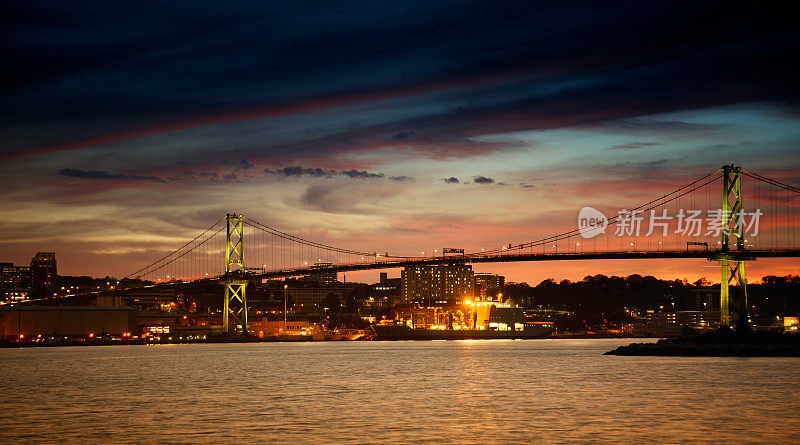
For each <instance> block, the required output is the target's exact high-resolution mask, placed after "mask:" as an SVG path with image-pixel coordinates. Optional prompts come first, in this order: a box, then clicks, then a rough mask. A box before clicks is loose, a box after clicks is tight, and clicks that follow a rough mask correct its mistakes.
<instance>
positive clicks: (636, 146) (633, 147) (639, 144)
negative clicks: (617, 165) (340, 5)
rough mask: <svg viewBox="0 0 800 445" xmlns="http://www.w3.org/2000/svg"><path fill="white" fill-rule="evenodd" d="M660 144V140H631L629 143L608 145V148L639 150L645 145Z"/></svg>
mask: <svg viewBox="0 0 800 445" xmlns="http://www.w3.org/2000/svg"><path fill="white" fill-rule="evenodd" d="M655 145H660V144H659V143H658V142H631V143H629V144H620V145H614V146H611V147H606V150H638V149H640V148H643V147H652V146H655Z"/></svg>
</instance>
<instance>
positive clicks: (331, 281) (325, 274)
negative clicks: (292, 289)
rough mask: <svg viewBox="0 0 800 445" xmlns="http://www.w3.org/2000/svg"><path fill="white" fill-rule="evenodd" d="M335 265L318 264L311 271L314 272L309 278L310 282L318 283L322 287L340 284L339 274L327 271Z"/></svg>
mask: <svg viewBox="0 0 800 445" xmlns="http://www.w3.org/2000/svg"><path fill="white" fill-rule="evenodd" d="M332 266H333V263H316V264H314V265H313V266H311V267H309V269H312V270H314V272H311V275H309V276H308V280H309V281H316V282H317V283H319V285H320V286H323V287H324V286H333V285H335V284H336V283H338V282H339V274H338V273H336V272H335V271H326V270H325V269H327V268H329V267H332Z"/></svg>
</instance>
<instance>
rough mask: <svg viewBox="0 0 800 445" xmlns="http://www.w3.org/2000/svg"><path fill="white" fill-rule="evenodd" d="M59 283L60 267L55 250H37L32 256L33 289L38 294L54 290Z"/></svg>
mask: <svg viewBox="0 0 800 445" xmlns="http://www.w3.org/2000/svg"><path fill="white" fill-rule="evenodd" d="M57 285H58V268H57V266H56V254H55V253H54V252H36V255H35V256H34V257H33V258H31V289H32V290H33V291H34V292H35V293H38V294H41V293H44V292H54V291H55V289H56V286H57Z"/></svg>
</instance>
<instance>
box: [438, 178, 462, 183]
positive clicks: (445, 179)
mask: <svg viewBox="0 0 800 445" xmlns="http://www.w3.org/2000/svg"><path fill="white" fill-rule="evenodd" d="M442 181H444V182H446V183H447V184H458V183H460V182H461V181H459V180H458V178H456V177H455V176H451V177H449V178H443V179H442Z"/></svg>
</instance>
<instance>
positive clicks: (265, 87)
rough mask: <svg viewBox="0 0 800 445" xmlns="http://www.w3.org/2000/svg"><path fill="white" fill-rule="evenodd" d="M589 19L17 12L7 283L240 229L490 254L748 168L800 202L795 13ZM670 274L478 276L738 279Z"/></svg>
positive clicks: (713, 11)
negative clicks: (249, 220)
mask: <svg viewBox="0 0 800 445" xmlns="http://www.w3.org/2000/svg"><path fill="white" fill-rule="evenodd" d="M575 6H576V5H569V6H547V7H543V6H541V5H536V6H533V5H526V4H516V3H510V2H501V3H493V4H492V5H484V4H472V5H471V7H457V8H456V7H452V6H451V5H435V4H427V3H418V4H413V3H409V4H404V5H403V6H390V5H375V6H373V7H372V8H367V9H365V8H363V5H355V4H340V5H337V6H332V7H331V8H334V9H332V10H326V11H319V10H316V11H315V10H310V9H304V8H302V7H300V6H290V7H288V8H286V9H281V10H279V9H278V8H273V7H270V6H269V5H261V4H237V5H229V6H226V9H225V10H224V11H219V10H218V8H196V9H189V8H188V7H187V6H186V5H180V4H172V5H168V6H165V5H162V4H157V3H150V4H148V3H143V4H141V5H139V8H138V9H137V10H136V11H135V12H131V11H122V10H118V9H114V8H98V7H93V6H82V5H63V4H58V3H52V4H50V5H49V6H48V7H47V11H48V12H47V13H44V12H43V10H44V9H45V8H44V7H42V6H40V7H38V8H37V7H24V6H15V7H12V8H10V9H11V11H10V16H11V17H13V19H14V20H13V21H12V22H13V23H12V24H11V25H10V26H9V28H8V29H7V34H8V39H6V41H7V43H6V45H7V47H8V49H9V50H10V54H11V56H12V58H13V59H14V60H15V62H16V63H15V64H14V68H13V69H12V70H11V73H12V76H11V78H12V80H11V81H10V82H9V83H7V84H6V85H5V87H4V88H3V93H2V99H0V102H2V103H3V105H4V109H6V110H9V111H13V112H9V113H6V116H5V118H4V119H3V120H2V122H1V123H0V134H2V136H3V137H2V141H3V142H2V143H1V144H0V159H2V160H3V162H2V166H0V175H2V178H3V179H2V186H3V189H4V191H5V192H4V193H3V194H2V196H0V203H2V204H0V205H1V206H2V208H3V210H4V218H3V220H2V224H3V228H4V230H3V234H2V235H0V251H2V252H3V253H4V257H3V258H0V261H12V262H16V263H24V262H25V261H26V259H29V258H30V257H31V255H32V254H33V253H34V252H36V251H38V250H42V251H55V252H57V254H58V255H59V267H60V270H61V271H63V273H64V274H68V275H92V276H105V275H112V276H124V275H126V274H127V273H130V272H132V271H134V270H136V269H137V268H138V267H140V266H141V265H144V264H147V263H149V262H150V261H152V260H153V259H154V258H157V257H158V256H159V254H161V253H163V252H168V251H171V250H173V249H174V248H175V247H176V246H178V245H180V244H182V243H183V242H185V241H186V240H187V239H191V238H192V237H193V236H195V235H196V234H197V233H198V232H199V231H201V230H202V229H204V228H205V227H207V226H208V225H209V224H211V223H212V222H213V221H215V220H217V219H218V218H219V217H220V216H221V215H224V214H225V213H226V212H230V211H234V210H236V211H240V212H243V213H245V214H246V215H248V216H251V217H253V218H255V219H257V220H260V221H265V222H269V223H270V224H271V225H272V226H274V227H277V228H280V229H281V230H284V231H286V232H289V233H295V234H301V235H303V236H304V237H305V238H308V239H312V240H315V241H319V242H324V243H327V244H332V245H337V246H345V247H352V248H359V249H365V250H374V251H390V252H392V253H398V254H418V253H419V252H421V251H431V250H433V249H441V248H443V247H461V248H466V249H468V250H478V249H480V248H482V247H486V248H496V247H498V246H500V245H502V244H506V243H510V242H523V241H529V240H532V239H535V238H537V237H538V236H546V235H549V234H553V233H560V232H563V231H565V230H570V229H572V228H574V224H575V218H576V216H577V213H578V211H579V209H581V208H582V207H584V206H587V205H588V206H593V207H598V208H609V207H617V208H619V207H622V206H624V205H632V204H637V203H640V202H643V201H647V200H648V199H650V198H652V197H655V196H658V195H660V194H662V193H664V192H668V191H670V190H673V189H674V188H675V185H676V184H682V183H684V182H685V181H688V180H691V179H693V178H696V177H698V176H702V175H703V174H705V173H708V172H709V171H713V170H714V169H716V168H718V167H719V166H720V165H723V164H728V163H730V162H732V161H733V162H735V163H736V164H737V165H742V166H745V167H746V168H749V169H752V170H754V171H757V172H759V173H762V174H764V175H767V176H770V177H773V178H776V179H779V180H782V181H784V182H787V183H790V184H797V183H800V177H799V176H798V174H797V171H798V167H800V155H798V152H797V149H796V144H797V141H798V136H800V122H799V121H798V109H797V97H798V91H797V86H796V81H795V79H794V77H795V74H796V72H797V66H796V53H797V48H798V37H797V35H796V33H795V32H794V30H793V24H792V23H791V21H790V20H789V17H790V16H791V15H790V14H788V13H786V14H781V11H778V10H773V11H770V12H765V11H755V10H753V11H751V10H744V9H736V8H717V7H716V6H715V5H712V4H708V5H696V4H689V3H671V4H670V5H668V6H667V5H662V6H652V5H636V6H635V7H627V8H625V9H624V10H623V9H618V10H609V9H608V8H605V7H602V6H599V5H593V4H590V3H587V4H583V5H581V7H579V8H578V7H575ZM721 9H724V11H722V10H721ZM512 12H513V13H512ZM167 18H168V19H167ZM634 36H635V38H634ZM745 205H747V203H745ZM20 225H23V226H24V230H20V229H19V227H20ZM433 243H437V244H438V245H435V244H433ZM650 261H651V262H648V263H646V264H645V265H643V263H641V262H634V261H625V260H618V261H614V262H608V261H605V262H590V263H580V262H579V263H577V264H573V263H569V264H568V263H566V262H561V263H552V264H551V265H547V266H542V265H538V264H531V263H519V264H507V265H502V266H501V265H476V266H475V270H476V271H491V272H497V273H500V274H503V275H505V276H507V277H509V279H510V280H511V281H527V282H530V283H537V282H539V281H541V280H542V279H545V278H551V277H552V278H556V279H562V278H568V279H573V280H575V279H580V278H582V277H583V276H586V275H593V274H596V273H605V274H607V275H623V276H625V275H629V274H633V273H639V274H642V275H647V274H652V275H656V276H658V277H659V278H687V279H689V280H691V281H694V279H696V278H699V277H701V276H705V277H706V278H709V279H711V280H713V281H716V280H717V276H718V268H717V267H716V266H714V265H713V264H709V263H707V262H704V261H702V260H687V261H680V262H675V261H668V260H650ZM748 269H749V271H750V272H751V275H750V276H752V277H754V278H755V279H758V278H760V277H761V276H764V275H786V274H789V273H793V272H795V271H796V264H795V262H794V261H792V260H762V261H756V262H752V263H750V264H748ZM704 271H707V273H704ZM397 273H398V274H399V271H398V272H397ZM369 274H371V275H370V276H374V275H375V274H376V272H369ZM348 276H351V273H348ZM352 276H353V277H354V279H359V278H358V277H359V276H360V275H359V274H352Z"/></svg>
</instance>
